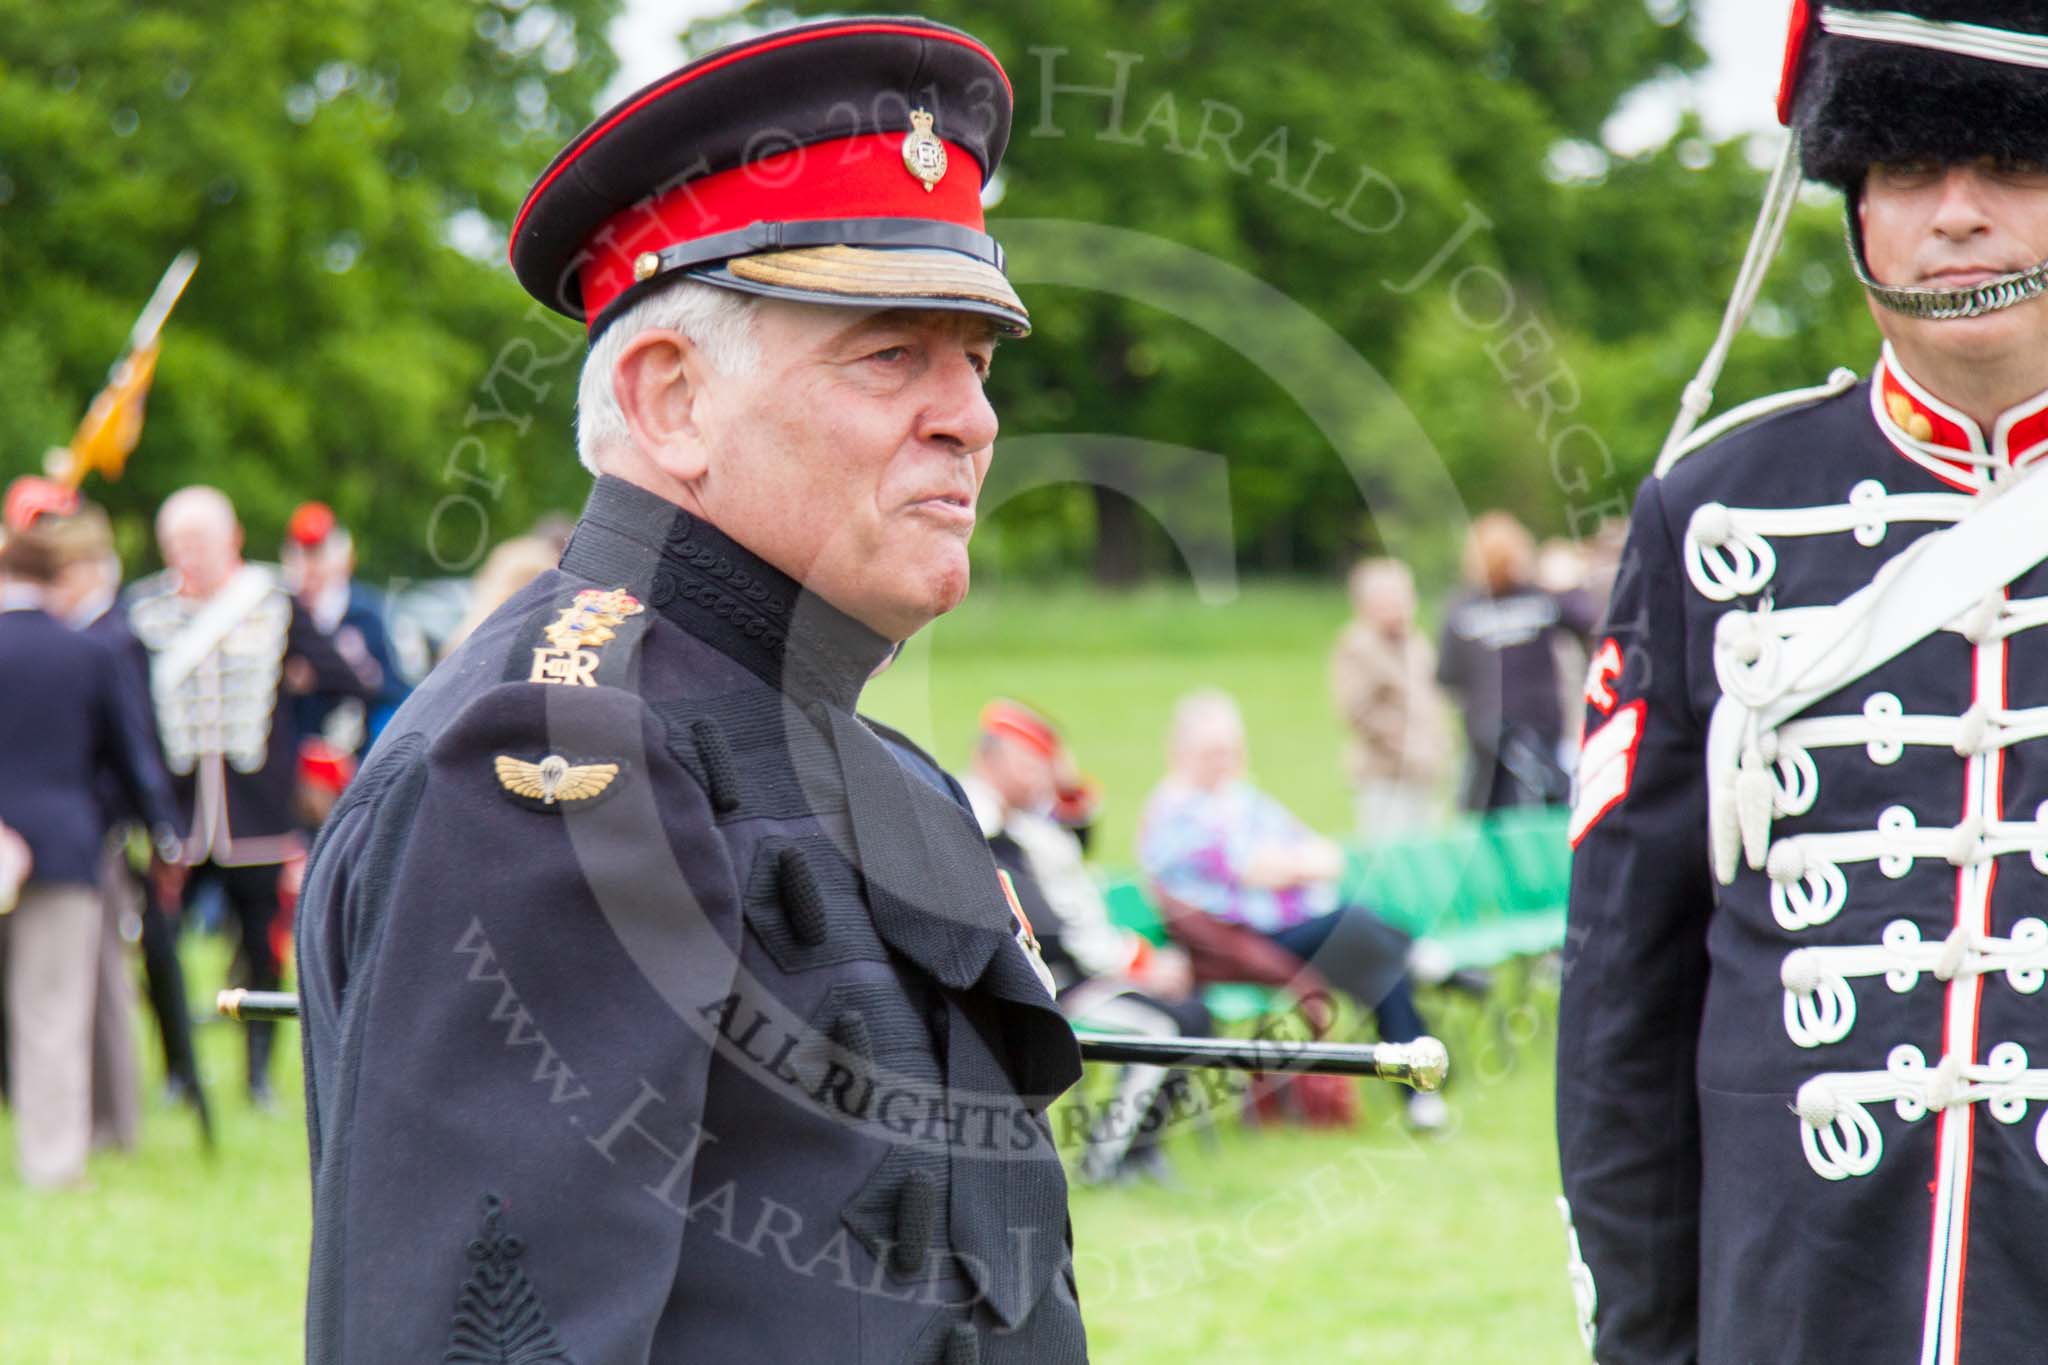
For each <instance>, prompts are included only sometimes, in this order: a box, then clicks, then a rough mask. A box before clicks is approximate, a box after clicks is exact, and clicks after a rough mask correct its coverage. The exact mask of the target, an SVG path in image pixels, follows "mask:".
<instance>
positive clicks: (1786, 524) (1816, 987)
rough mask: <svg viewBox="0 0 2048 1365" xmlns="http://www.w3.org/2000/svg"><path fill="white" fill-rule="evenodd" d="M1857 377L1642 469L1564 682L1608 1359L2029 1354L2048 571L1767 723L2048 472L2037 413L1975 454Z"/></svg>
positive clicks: (1573, 1053)
mask: <svg viewBox="0 0 2048 1365" xmlns="http://www.w3.org/2000/svg"><path fill="white" fill-rule="evenodd" d="M1853 379H1854V377H1853V376H1850V375H1847V374H1846V373H1844V374H1843V375H1842V376H1841V378H1840V379H1839V380H1838V381H1837V382H1836V383H1834V384H1833V385H1831V386H1830V388H1831V389H1832V393H1831V394H1829V395H1827V396H1823V397H1816V398H1812V400H1811V401H1808V402H1806V403H1804V404H1802V405H1798V406H1795V407H1794V408H1792V409H1791V410H1787V411H1783V412H1780V413H1778V414H1777V415H1774V416H1771V417H1769V418H1767V419H1766V420H1763V421H1760V422H1758V423H1756V424H1754V425H1751V426H1749V427H1747V428H1745V429H1743V430H1741V431H1739V432H1737V433H1736V434H1734V435H1731V436H1728V437H1726V438H1724V439H1722V440H1721V441H1719V442H1718V443H1716V444H1713V445H1711V446H1709V447H1708V448H1706V449H1704V450H1702V451H1700V452H1699V453H1696V454H1693V455H1690V456H1688V457H1687V458H1685V459H1684V460H1683V461H1681V462H1680V463H1678V464H1676V465H1675V466H1673V467H1672V468H1670V470H1669V471H1668V472H1667V473H1665V474H1664V475H1663V477H1661V478H1654V479H1652V480H1650V481H1649V482H1648V483H1646V484H1645V486H1644V487H1643V489H1642V492H1641V494H1640V496H1639V497H1638V499H1637V502H1636V508H1635V517H1634V521H1633V524H1632V525H1631V528H1630V534H1629V542H1628V548H1627V551H1626V554H1625V557H1624V561H1623V565H1622V570H1621V574H1620V577H1619V579H1618V580H1617V583H1616V590H1615V596H1614V599H1613V604H1612V607H1611V611H1610V617H1609V620H1608V623H1607V625H1606V627H1605V639H1604V640H1601V641H1600V642H1599V643H1598V645H1597V646H1596V650H1595V655H1594V660H1593V665H1592V669H1591V672H1590V675H1589V677H1588V680H1587V692H1586V699H1587V703H1588V710H1587V725H1586V736H1587V737H1586V741H1585V752H1584V757H1583V759H1582V762H1581V766H1580V771H1579V783H1578V786H1579V790H1578V796H1577V805H1576V808H1575V819H1574V839H1575V842H1576V844H1577V855H1576V858H1575V860H1574V865H1573V878H1572V895H1571V915H1570V931H1569V934H1568V943H1567V947H1566V950H1565V981H1564V997H1563V1005H1562V1017H1561V1027H1560V1038H1559V1078H1558V1128H1559V1135H1560V1140H1561V1150H1562V1157H1563V1174H1564V1190H1565V1194H1566V1196H1567V1202H1568V1218H1569V1219H1570V1221H1571V1222H1572V1224H1573V1227H1574V1234H1575V1235H1574V1243H1575V1246H1576V1248H1577V1250H1578V1251H1579V1253H1580V1254H1581V1256H1582V1263H1581V1264H1579V1265H1578V1266H1577V1267H1576V1275H1577V1279H1578V1289H1579V1293H1580V1301H1581V1307H1582V1308H1583V1309H1586V1310H1587V1311H1588V1313H1589V1315H1590V1317H1591V1323H1590V1329H1591V1330H1592V1331H1593V1343H1594V1354H1595V1356H1596V1357H1597V1359H1598V1360H1599V1361H1600V1362H1601V1365H1653V1363H1654V1365H1683V1363H1685V1362H1693V1361H1702V1362H1707V1365H1750V1363H1751V1362H1759V1363H1764V1365H1775V1363H1777V1362H1788V1363H1789V1362H1799V1365H1829V1362H1843V1363H1844V1365H1848V1363H1850V1362H1853V1363H1854V1365H1883V1363H1884V1362H1901V1363H1902V1365H1903V1363H1907V1362H1914V1361H1923V1360H1924V1361H1930V1362H1932V1361H1953V1360H1958V1359H1960V1360H1963V1361H1968V1362H2005V1361H2018V1360H2039V1359H2043V1358H2048V1294H2044V1293H2043V1292H2042V1287H2043V1279H2042V1270H2041V1266H2042V1252H2041V1246H2042V1242H2041V1233H2040V1226H2041V1214H2042V1211H2043V1210H2044V1209H2048V1128H2044V1118H2048V1000H2044V997H2043V995H2042V994H2041V988H2042V985H2043V969H2044V968H2048V923H2044V918H2048V916H2044V907H2048V630H2043V629H2041V627H2042V626H2044V625H2048V570H2043V569H2041V568H2038V567H2036V568H2034V569H2032V570H2031V571H2029V572H2027V573H2025V574H2023V575H2021V576H2020V577H2019V579H2018V580H2017V581H2014V582H2012V583H2010V584H2005V583H1991V584H1987V585H1986V587H1985V590H1984V591H1983V592H1982V594H1981V596H1980V597H1979V598H1978V599H1976V600H1975V601H1974V603H1973V605H1971V607H1970V608H1969V609H1968V610H1966V611H1963V612H1961V613H1959V614H1957V615H1956V616H1955V617H1954V619H1951V620H1949V621H1947V623H1946V624H1945V626H1943V628H1941V629H1938V630H1935V631H1934V632H1933V633H1932V634H1929V635H1926V636H1925V638H1922V639H1919V640H1918V641H1917V642H1916V643H1913V644H1911V645H1910V646H1909V647H1907V648H1905V649H1904V650H1903V651H1902V652H1899V653H1898V654H1896V655H1895V656H1894V657H1892V658H1891V659H1890V660H1889V661H1888V662H1885V663H1882V664H1880V665H1878V666H1877V667H1875V668H1874V669H1872V670H1870V671H1868V672H1867V673H1863V674H1861V675H1860V676H1856V675H1854V672H1855V671H1854V670H1849V671H1848V673H1847V674H1846V675H1845V674H1840V673H1836V674H1830V673H1828V672H1827V670H1826V669H1825V668H1824V669H1822V670H1820V671H1819V673H1818V674H1817V676H1820V677H1822V678H1824V679H1826V681H1825V682H1823V683H1822V684H1821V685H1822V687H1824V688H1825V687H1832V689H1833V690H1831V691H1827V692H1826V693H1825V695H1819V696H1815V697H1812V698H1810V699H1807V702H1806V704H1803V705H1802V706H1801V708H1800V709H1798V710H1797V711H1796V712H1795V713H1793V714H1791V715H1788V716H1785V717H1783V718H1780V719H1775V720H1774V719H1772V716H1773V712H1772V711H1771V707H1772V706H1773V705H1775V704H1776V702H1777V701H1778V700H1780V699H1781V698H1782V695H1785V692H1784V687H1783V686H1782V684H1784V683H1786V682H1787V681H1797V680H1788V679H1785V678H1782V677H1778V676H1776V675H1774V673H1773V670H1774V668H1775V667H1777V666H1778V664H1779V663H1780V662H1781V661H1783V660H1785V659H1789V658H1791V657H1793V656H1794V655H1796V654H1797V653H1798V651H1799V650H1800V648H1801V647H1802V641H1804V642H1812V641H1815V640H1826V639H1830V638H1832V639H1834V640H1836V641H1837V642H1838V643H1839V644H1840V649H1838V650H1832V651H1824V652H1823V658H1824V660H1827V661H1833V660H1839V659H1840V658H1841V657H1844V656H1843V654H1842V652H1841V651H1842V650H1849V651H1853V650H1854V649H1855V648H1856V647H1857V644H1858V642H1859V641H1860V640H1862V639H1863V638H1864V637H1865V632H1867V631H1868V630H1870V629H1874V628H1876V623H1877V622H1878V621H1879V620H1880V616H1879V615H1873V614H1858V612H1857V610H1856V609H1855V608H1854V607H1853V606H1852V607H1850V608H1844V607H1842V606H1840V605H1839V604H1841V603H1843V601H1844V599H1847V598H1850V597H1851V595H1852V594H1854V593H1856V592H1857V590H1859V589H1861V588H1863V587H1865V585H1868V584H1870V583H1871V582H1872V580H1873V579H1874V578H1876V577H1877V576H1878V574H1879V571H1880V570H1881V569H1883V568H1884V567H1885V566H1886V565H1887V564H1889V563H1891V562H1892V561H1893V560H1894V559H1895V557H1897V556H1899V555H1900V554H1901V553H1902V552H1903V551H1904V550H1905V549H1906V547H1908V546H1910V545H1912V544H1914V543H1915V542H1917V541H1919V540H1920V539H1921V538H1922V537H1924V536H1927V535H1930V534H1933V533H1937V532H1944V531H1946V530H1947V529H1948V528H1950V527H1951V526H1953V525H1954V524H1955V523H1956V522H1958V521H1959V520H1961V519H1962V518H1964V517H1966V516H1968V515H1969V514H1970V513H1971V512H1972V510H1973V509H1974V508H1975V507H1976V506H1977V505H1978V504H1979V502H1980V500H1982V499H1984V498H1985V497H1986V496H1987V495H1988V494H1989V492H1990V490H1993V489H1995V488H1996V487H1997V486H1998V485H1999V484H2000V483H2001V482H2003V481H2009V480H2013V479H2017V478H2019V477H2021V476H2022V474H2023V473H2024V471H2025V470H2026V469H2027V468H2028V467H2029V466H2030V465H2031V464H2033V463H2034V462H2035V461H2037V460H2039V459H2041V458H2042V457H2043V456H2044V455H2048V395H2043V396H2042V398H2040V399H2037V400H2036V401H2035V402H2034V403H2032V404H2029V405H2026V406H2025V407H2024V408H2023V409H2016V410H2015V411H2014V412H2012V413H2008V414H2006V418H2005V420H2003V421H2001V423H2000V424H1999V426H1998V427H1997V429H1995V430H1994V431H1993V432H1992V433H1991V434H1990V435H1989V436H1987V435H1985V434H1983V433H1982V432H1979V431H1978V430H1977V429H1976V427H1975V426H1974V425H1973V424H1971V423H1970V421H1969V419H1968V418H1967V417H1965V416H1963V415H1962V414H1960V413H1956V412H1954V411H1952V410H1950V409H1947V408H1946V407H1944V406H1943V405H1941V404H1940V403H1939V402H1938V401H1937V400H1935V399H1933V398H1932V396H1931V395H1928V394H1926V393H1924V392H1923V391H1921V390H1920V389H1918V387H1917V386H1916V385H1914V384H1913V382H1912V380H1911V379H1910V377H1908V376H1906V375H1905V374H1904V373H1903V371H1901V370H1899V368H1898V367H1897V364H1896V362H1895V361H1894V360H1892V359H1891V358H1890V357H1889V356H1888V357H1887V359H1886V361H1885V363H1884V364H1882V365H1881V366H1880V367H1879V369H1878V371H1877V372H1876V374H1875V376H1874V377H1873V378H1872V379H1870V380H1867V381H1865V382H1863V383H1860V384H1853V386H1852V382H1853ZM2031 477H2035V478H2038V477H2041V476H2040V475H2039V474H2035V475H2032V476H2031ZM1963 534H1965V535H1968V534H1970V532H1969V531H1968V529H1967V527H1966V528H1965V529H1964V531H1963ZM2044 544H2048V543H2044ZM1888 581H1893V580H1888ZM1909 590H1916V591H1917V589H1909ZM1886 609H1887V608H1885V607H1884V606H1882V605H1880V607H1879V609H1878V610H1879V613H1882V612H1883V611H1884V610H1886ZM1830 666H1832V663H1830ZM1808 681H1809V682H1810V681H1811V680H1810V679H1809V680H1808ZM1837 682H1838V683H1839V685H1836V684H1837ZM1717 712H1719V713H1720V717H1721V718H1720V719H1719V720H1717V719H1716V717H1717ZM1751 722H1754V723H1751ZM1717 725H1718V726H1721V727H1722V730H1723V732H1724V733H1725V736H1726V737H1727V738H1728V740H1729V743H1727V744H1726V745H1725V746H1723V747H1721V748H1718V749H1716V751H1715V752H1716V755H1717V756H1716V757H1714V758H1711V759H1710V757H1709V749H1710V737H1711V736H1712V734H1713V733H1714V732H1715V728H1716V726H1717Z"/></svg>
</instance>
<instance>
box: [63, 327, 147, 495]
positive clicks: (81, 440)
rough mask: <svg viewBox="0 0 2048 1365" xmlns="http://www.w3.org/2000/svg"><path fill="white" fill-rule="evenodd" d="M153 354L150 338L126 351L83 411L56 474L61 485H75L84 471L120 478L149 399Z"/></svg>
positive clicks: (137, 434)
mask: <svg viewBox="0 0 2048 1365" xmlns="http://www.w3.org/2000/svg"><path fill="white" fill-rule="evenodd" d="M156 353H157V343H156V342H154V341H152V342H150V343H149V344H148V345H147V346H144V347H142V348H141V349H139V350H135V351H131V352H129V353H128V356H127V358H126V359H124V360H123V361H122V362H121V367H120V369H118V370H116V371H115V373H114V377H113V378H112V379H110V380H108V381H107V386H106V387H105V388H104V389H101V390H100V391H99V394H98V395H97V396H96V397H95V398H94V399H93V400H92V406H91V407H89V408H87V409H86V410H85V420H84V421H82V422H80V423H79V424H78V431H77V433H76V434H75V435H73V436H72V438H71V445H70V447H69V448H70V451H71V459H70V462H69V463H68V465H67V466H66V467H65V469H64V471H63V473H62V474H61V475H60V476H59V478H60V481H61V482H63V483H64V484H65V485H67V486H68V487H71V488H76V487H78V486H79V485H80V484H82V483H84V482H85V476H86V475H87V474H95V473H96V474H99V475H100V476H101V477H103V478H108V479H118V478H120V477H121V470H122V467H123V466H125V465H126V464H127V463H128V453H129V452H130V451H132V450H134V449H135V443H136V442H137V441H138V440H140V439H141V438H142V408H143V404H144V403H145V402H146V401H147V400H148V398H149V381H150V380H151V379H153V378H155V377H156Z"/></svg>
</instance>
